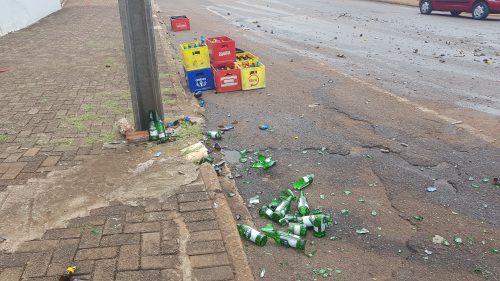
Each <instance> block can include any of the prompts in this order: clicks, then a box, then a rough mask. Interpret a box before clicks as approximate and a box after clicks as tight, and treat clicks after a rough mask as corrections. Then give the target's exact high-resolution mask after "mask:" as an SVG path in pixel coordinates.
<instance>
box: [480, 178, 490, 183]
mask: <svg viewBox="0 0 500 281" xmlns="http://www.w3.org/2000/svg"><path fill="white" fill-rule="evenodd" d="M481 181H482V182H489V181H490V179H488V178H484V179H482V180H481Z"/></svg>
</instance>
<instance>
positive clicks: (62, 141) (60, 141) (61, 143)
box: [49, 138, 73, 145]
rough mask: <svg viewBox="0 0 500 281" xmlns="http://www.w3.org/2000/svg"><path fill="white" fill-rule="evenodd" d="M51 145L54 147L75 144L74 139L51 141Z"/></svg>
mask: <svg viewBox="0 0 500 281" xmlns="http://www.w3.org/2000/svg"><path fill="white" fill-rule="evenodd" d="M49 143H50V144H53V145H63V144H66V145H69V144H72V143H73V139H68V138H62V139H51V140H50V141H49Z"/></svg>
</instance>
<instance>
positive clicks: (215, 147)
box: [214, 142, 222, 151]
mask: <svg viewBox="0 0 500 281" xmlns="http://www.w3.org/2000/svg"><path fill="white" fill-rule="evenodd" d="M214 149H215V150H217V151H220V150H221V149H222V147H221V146H220V144H219V143H217V142H216V143H214Z"/></svg>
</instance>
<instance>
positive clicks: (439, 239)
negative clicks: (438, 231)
mask: <svg viewBox="0 0 500 281" xmlns="http://www.w3.org/2000/svg"><path fill="white" fill-rule="evenodd" d="M443 241H444V237H443V236H440V235H434V237H433V238H432V243H434V244H441V243H443Z"/></svg>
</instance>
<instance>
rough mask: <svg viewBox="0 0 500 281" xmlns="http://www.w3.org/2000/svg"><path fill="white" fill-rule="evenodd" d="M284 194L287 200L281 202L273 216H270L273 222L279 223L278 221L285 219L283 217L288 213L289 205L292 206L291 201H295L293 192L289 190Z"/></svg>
mask: <svg viewBox="0 0 500 281" xmlns="http://www.w3.org/2000/svg"><path fill="white" fill-rule="evenodd" d="M284 193H285V195H286V196H287V198H286V199H285V200H282V201H281V202H280V203H279V204H278V207H276V209H275V210H274V213H273V215H272V216H271V219H272V220H273V221H275V222H279V220H280V219H282V218H283V217H285V215H286V214H287V213H288V212H289V211H290V205H291V204H292V201H293V200H295V199H296V197H295V194H293V191H291V190H290V189H288V190H287V191H285V192H284Z"/></svg>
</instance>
